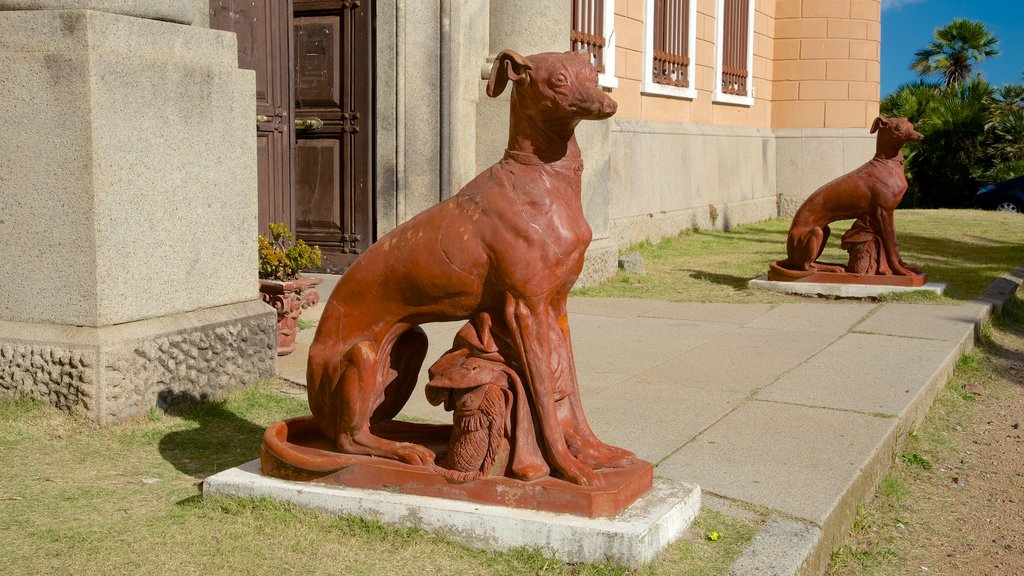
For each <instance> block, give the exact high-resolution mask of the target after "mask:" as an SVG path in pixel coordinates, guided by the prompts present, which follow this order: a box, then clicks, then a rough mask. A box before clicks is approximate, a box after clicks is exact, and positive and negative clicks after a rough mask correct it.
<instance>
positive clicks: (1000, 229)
mask: <svg viewBox="0 0 1024 576" xmlns="http://www.w3.org/2000/svg"><path fill="white" fill-rule="evenodd" d="M849 225H850V222H836V223H834V224H833V225H832V226H831V228H832V237H831V239H830V241H829V244H828V248H827V249H826V251H825V253H824V255H823V257H822V259H823V260H825V261H831V262H846V259H847V254H846V252H845V251H843V250H841V249H840V248H839V238H840V237H841V236H842V234H843V232H845V231H846V229H847V228H849ZM788 230H789V220H788V219H775V220H770V221H767V222H761V223H757V224H748V225H745V226H738V227H736V228H734V229H733V230H730V231H728V232H723V231H717V230H699V231H693V230H687V231H684V232H682V233H680V234H679V235H678V236H676V237H674V238H667V239H665V240H662V241H661V242H658V243H657V244H651V243H643V244H640V245H637V246H635V247H633V248H631V249H628V250H624V251H623V253H626V252H630V251H636V252H638V253H640V255H641V256H643V258H644V264H645V268H646V272H647V275H646V276H639V275H636V274H629V273H626V272H622V271H619V272H618V273H617V274H616V276H615V277H614V278H612V279H611V280H609V281H608V282H605V283H604V284H602V285H600V286H596V287H593V288H587V289H583V290H577V291H575V292H574V294H576V295H580V296H604V297H622V298H656V299H662V300H672V301H687V302H767V303H774V302H787V301H794V300H798V299H801V297H799V296H785V295H779V294H773V293H771V292H764V291H760V290H750V289H748V288H747V281H748V280H750V279H751V278H756V277H758V276H761V275H762V274H765V273H767V271H768V263H769V262H771V261H773V260H781V259H782V258H785V256H786V232H787V231H788ZM896 234H897V236H898V238H899V242H900V251H901V254H902V255H903V259H904V260H905V261H906V262H907V263H909V264H911V265H913V266H917V267H918V268H921V269H923V270H924V271H925V272H926V273H928V279H929V281H932V282H945V283H946V284H947V289H946V297H945V298H935V297H930V296H924V297H921V296H919V295H917V296H913V297H910V298H909V300H911V301H913V300H926V301H928V302H933V303H934V302H941V301H943V300H946V301H953V300H970V299H972V298H977V297H978V296H979V295H981V293H982V292H984V291H985V289H986V288H987V287H988V285H989V284H991V283H992V281H993V280H994V279H996V278H998V277H999V276H1000V275H1002V274H1003V273H1005V272H1008V271H1010V270H1012V269H1013V268H1014V267H1015V266H1021V265H1024V216H1021V215H1020V214H1008V213H1001V212H984V211H981V210H899V211H897V212H896ZM918 294H920V293H918ZM902 299H908V298H907V296H903V298H902Z"/></svg>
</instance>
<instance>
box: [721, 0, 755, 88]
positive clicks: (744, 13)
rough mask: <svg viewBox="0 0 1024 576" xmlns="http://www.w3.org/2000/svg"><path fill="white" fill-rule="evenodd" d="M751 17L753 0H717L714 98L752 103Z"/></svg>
mask: <svg viewBox="0 0 1024 576" xmlns="http://www.w3.org/2000/svg"><path fill="white" fill-rule="evenodd" d="M753 17H754V0H718V11H717V19H718V46H717V47H716V51H717V64H718V66H717V79H718V86H716V89H715V99H716V100H718V101H723V102H731V103H736V104H747V105H750V104H753V90H752V86H751V82H752V75H751V67H752V66H753Z"/></svg>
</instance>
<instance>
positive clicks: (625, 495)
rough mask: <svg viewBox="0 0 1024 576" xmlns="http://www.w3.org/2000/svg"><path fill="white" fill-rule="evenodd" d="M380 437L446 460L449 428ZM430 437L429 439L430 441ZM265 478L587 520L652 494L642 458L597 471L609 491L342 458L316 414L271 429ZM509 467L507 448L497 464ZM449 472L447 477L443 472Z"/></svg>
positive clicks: (390, 427)
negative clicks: (416, 446)
mask: <svg viewBox="0 0 1024 576" xmlns="http://www.w3.org/2000/svg"><path fill="white" fill-rule="evenodd" d="M374 432H375V433H377V434H378V435H380V436H381V437H385V438H389V439H391V440H396V441H402V440H403V439H404V438H409V439H412V438H415V440H416V442H418V443H422V444H425V445H426V446H427V447H428V448H430V449H432V450H434V451H435V452H436V454H437V462H443V461H444V458H445V456H446V451H447V447H448V444H449V441H450V438H451V432H452V426H451V425H437V424H414V423H408V422H398V421H391V422H384V423H381V425H379V427H378V428H377V429H375V430H374ZM425 440H426V441H425ZM260 463H261V469H262V472H263V474H265V475H267V476H271V477H274V478H280V479H283V480H297V481H303V482H309V481H312V482H316V483H318V484H328V485H336V486H348V487H352V488H366V489H372V490H386V491H389V492H399V493H402V494H415V495H419V496H434V497H439V498H449V499H454V500H464V501H468V502H478V503H481V504H494V505H498V506H508V507H511V508H525V509H530V510H542V511H546V512H560V513H565V514H575V515H577V516H587V517H590V518H598V517H611V516H617V515H618V514H619V513H621V512H622V511H623V510H625V509H626V508H627V507H629V505H630V504H632V503H633V502H635V501H636V500H637V499H639V498H640V497H641V496H643V495H644V494H646V493H647V491H648V490H650V488H651V486H652V484H653V481H654V466H653V465H652V464H651V463H649V462H644V461H642V460H637V461H636V462H635V463H634V464H632V465H631V466H629V467H627V468H619V469H606V470H598V471H596V472H597V473H598V474H599V475H600V476H601V477H602V478H603V479H604V486H600V487H587V486H580V485H578V484H573V483H571V482H567V481H565V480H559V479H557V478H552V477H550V476H547V477H544V478H541V479H538V480H533V481H530V482H524V481H522V480H516V479H513V478H508V477H505V476H501V475H492V476H483V477H480V478H477V479H473V480H460V479H458V478H452V477H450V473H451V471H446V470H443V469H441V467H440V466H435V467H434V469H433V470H431V469H429V468H428V467H426V466H413V465H410V464H404V463H402V462H398V461H396V460H390V459H387V458H374V457H371V456H355V455H350V454H341V453H339V452H337V451H336V449H335V448H334V445H333V443H332V442H331V441H330V440H329V439H328V438H327V437H326V436H324V435H323V434H322V433H321V432H320V429H319V427H318V426H317V424H316V422H315V421H314V420H313V417H312V416H304V417H300V418H293V419H291V420H285V421H283V422H278V423H276V424H274V425H273V426H271V427H270V428H268V429H267V431H266V433H265V434H264V436H263V445H262V446H261V447H260ZM506 464H507V451H505V453H504V457H503V458H499V460H498V462H497V463H496V464H495V467H504V466H505V465H506ZM446 472H447V473H448V474H446Z"/></svg>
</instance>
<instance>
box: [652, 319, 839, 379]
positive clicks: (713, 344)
mask: <svg viewBox="0 0 1024 576" xmlns="http://www.w3.org/2000/svg"><path fill="white" fill-rule="evenodd" d="M838 337H839V334H838V333H835V334H831V335H823V334H822V333H821V332H799V331H783V330H771V329H765V328H743V327H737V328H735V329H733V330H730V331H728V332H726V333H724V334H722V335H720V336H718V337H717V338H715V339H713V340H710V341H708V342H707V343H705V344H702V345H700V346H698V347H696V348H693V349H691V350H688V351H686V352H683V353H681V354H679V355H677V356H675V357H673V358H671V359H669V360H667V361H666V362H664V363H663V364H660V365H658V366H656V367H653V368H651V369H649V370H647V371H645V372H642V373H641V374H640V375H638V376H637V379H638V380H639V381H641V382H673V383H677V384H678V385H680V386H682V387H684V389H685V390H686V391H687V393H690V394H692V393H702V392H703V391H705V390H727V391H733V392H740V393H742V394H744V395H746V394H749V393H750V392H752V391H753V390H754V389H756V388H759V387H762V386H767V385H768V384H771V383H772V382H774V381H775V380H776V379H777V378H779V377H780V376H781V375H782V374H784V373H786V372H787V371H789V370H792V369H794V368H796V367H797V366H799V365H800V364H801V363H802V362H804V361H806V360H807V359H808V358H810V357H811V356H813V355H814V354H816V353H818V351H820V350H822V349H823V348H825V347H826V346H828V345H829V344H830V343H831V342H832V341H834V340H835V339H836V338H838Z"/></svg>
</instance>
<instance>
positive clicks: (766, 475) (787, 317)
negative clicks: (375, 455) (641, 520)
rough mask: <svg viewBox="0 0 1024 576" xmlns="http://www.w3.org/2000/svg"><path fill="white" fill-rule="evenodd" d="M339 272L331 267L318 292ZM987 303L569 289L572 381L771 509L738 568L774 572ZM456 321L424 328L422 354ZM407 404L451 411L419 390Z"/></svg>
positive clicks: (283, 364) (674, 455) (898, 433)
mask: <svg viewBox="0 0 1024 576" xmlns="http://www.w3.org/2000/svg"><path fill="white" fill-rule="evenodd" d="M1020 272H1021V271H1020V269H1018V273H1017V276H1018V278H1019V277H1020V276H1022V274H1020ZM335 280H336V278H331V277H328V278H327V280H326V282H325V285H324V287H323V289H322V292H321V293H322V294H323V295H324V299H325V300H326V296H327V295H328V294H329V293H330V290H331V288H332V287H333V282H332V281H335ZM1017 283H1019V279H1018V280H1017ZM1004 292H1005V287H1004ZM989 310H990V305H989V304H988V303H985V302H982V301H976V302H971V303H967V304H964V305H960V306H940V305H921V304H898V303H891V304H878V303H857V302H839V301H808V302H806V303H792V304H779V305H767V304H765V305H758V304H694V303H670V302H663V301H656V300H628V299H594V298H573V299H571V300H570V302H569V311H570V326H571V329H572V335H573V348H574V350H575V352H576V366H577V372H578V374H579V380H580V386H581V394H582V396H583V400H584V404H585V410H586V415H587V418H588V420H589V421H590V423H591V426H592V427H593V428H594V430H595V432H596V433H597V434H598V436H599V437H600V438H601V439H602V440H604V441H606V442H608V443H610V444H614V445H618V446H622V447H626V448H628V449H630V450H633V451H635V452H636V453H637V454H638V455H639V456H640V457H642V458H645V459H647V460H649V461H651V462H655V463H656V464H657V468H656V470H655V474H657V475H659V476H664V477H669V478H674V479H678V480H682V481H685V482H690V483H697V484H700V486H701V488H702V490H703V492H704V493H705V494H706V495H708V496H706V498H705V500H706V502H707V504H708V505H712V506H718V507H720V508H724V509H726V511H729V510H732V511H733V512H735V513H741V511H740V509H739V508H736V507H730V505H729V503H728V502H729V501H730V500H731V501H738V502H746V503H750V504H755V505H758V506H763V507H767V508H769V509H771V510H772V511H774V512H775V516H774V517H773V518H772V519H771V520H770V521H769V522H768V524H767V525H766V527H765V528H764V529H763V530H762V532H761V534H760V535H759V537H758V538H757V539H755V541H754V543H753V544H752V545H751V547H750V548H748V550H747V551H746V552H745V553H744V556H743V557H741V558H740V561H739V562H738V565H737V566H736V567H734V568H735V569H736V571H737V572H738V573H743V569H742V568H743V567H742V566H741V565H742V564H743V563H744V562H746V563H748V564H750V566H749V568H750V569H751V571H750V572H749V573H750V574H766V573H776V572H771V571H769V572H766V571H765V570H766V568H767V567H768V566H769V565H777V566H778V567H779V568H778V570H779V571H778V572H777V573H787V574H793V573H810V574H816V573H820V572H821V570H822V569H823V567H824V563H825V562H827V560H828V557H829V555H830V553H831V551H832V550H833V549H834V548H835V547H836V546H837V545H838V544H839V543H840V542H841V541H842V538H843V537H844V536H845V534H846V533H847V532H848V530H849V527H850V524H851V522H852V520H853V517H854V514H855V512H856V508H857V505H858V504H859V503H862V502H864V501H865V500H866V499H868V498H869V497H870V495H871V494H873V492H874V490H875V487H876V486H877V484H878V482H879V480H880V479H881V477H882V476H883V475H884V474H885V472H886V471H887V470H888V469H889V466H890V464H891V461H892V457H893V454H894V453H895V451H896V450H897V449H898V446H899V443H900V442H901V441H902V439H903V438H904V437H905V435H906V433H907V431H908V430H909V429H910V428H911V426H912V425H913V424H914V423H915V422H916V421H917V420H919V419H920V418H921V417H923V416H924V414H925V413H926V412H927V410H928V407H929V406H930V404H931V401H932V399H933V398H934V395H935V393H936V392H937V390H938V389H939V388H940V387H941V386H942V385H943V384H944V383H945V381H946V380H947V378H948V376H949V374H950V373H951V371H952V370H953V367H954V366H955V364H956V362H957V360H958V359H959V357H960V355H961V354H962V353H964V352H965V351H966V350H967V349H968V348H969V347H970V346H971V345H972V344H973V341H974V334H975V329H976V326H977V325H978V323H979V322H981V321H982V320H984V319H985V318H986V317H987V315H988V314H989ZM318 312H319V308H317V309H313V310H311V311H309V314H308V318H309V319H310V320H315V319H316V318H317V314H318ZM459 326H461V323H445V324H432V325H427V326H424V329H425V330H426V331H427V334H428V336H429V338H430V351H429V352H428V355H427V360H426V362H425V365H429V364H430V363H432V362H433V360H434V359H436V358H437V357H438V356H439V355H440V354H442V353H443V352H444V351H445V350H447V348H448V347H449V346H450V345H451V341H452V337H453V336H454V335H455V331H456V330H457V329H458V327H459ZM313 332H314V331H313V330H304V331H303V332H302V333H301V334H300V348H299V350H298V351H296V352H295V353H294V354H292V355H290V356H287V357H284V358H281V359H279V373H280V374H281V375H282V376H284V377H286V378H289V379H293V380H296V381H298V382H303V381H304V372H305V354H304V353H303V350H304V347H303V346H302V344H303V343H305V345H306V346H308V342H309V341H310V340H311V339H312V336H313ZM425 372H426V368H425V367H424V370H423V373H422V374H421V376H420V377H421V381H422V382H425V381H426V380H425ZM403 415H405V416H413V417H418V418H424V419H427V420H433V421H438V422H444V421H450V420H448V415H447V414H446V413H445V412H444V411H443V410H442V409H441V408H440V407H434V406H430V405H429V404H428V403H427V402H426V400H425V398H424V396H423V394H422V393H421V392H418V393H414V395H413V398H412V400H411V401H410V402H409V404H408V405H407V406H406V410H405V411H404V412H403ZM715 497H719V498H715ZM786 566H789V567H786Z"/></svg>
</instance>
